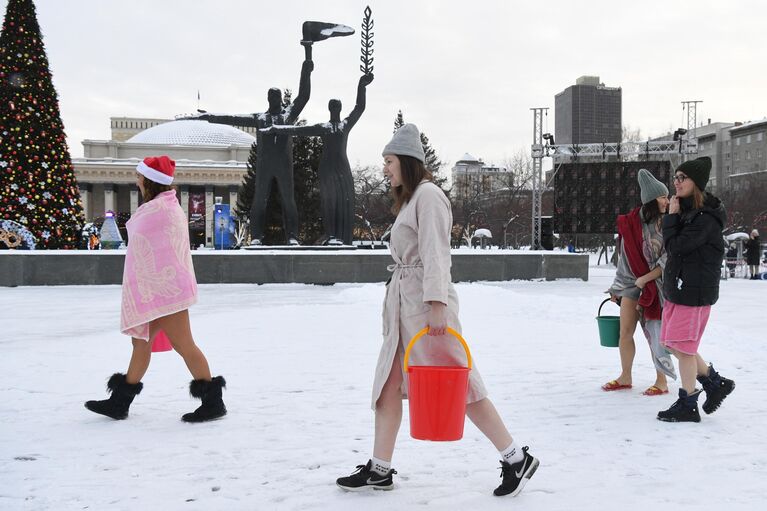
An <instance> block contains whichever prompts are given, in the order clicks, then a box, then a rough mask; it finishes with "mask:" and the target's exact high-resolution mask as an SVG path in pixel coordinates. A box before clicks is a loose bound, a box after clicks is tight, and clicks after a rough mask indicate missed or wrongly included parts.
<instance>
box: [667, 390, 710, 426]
mask: <svg viewBox="0 0 767 511" xmlns="http://www.w3.org/2000/svg"><path fill="white" fill-rule="evenodd" d="M698 396H700V390H697V389H696V390H695V392H693V393H692V394H689V395H688V394H687V391H686V390H684V389H679V399H677V400H676V402H675V403H674V404H673V405H671V408H669V409H668V410H664V411H662V412H658V420H659V421H664V422H700V412H699V411H698Z"/></svg>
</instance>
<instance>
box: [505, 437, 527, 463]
mask: <svg viewBox="0 0 767 511" xmlns="http://www.w3.org/2000/svg"><path fill="white" fill-rule="evenodd" d="M500 453H501V459H503V461H505V462H506V463H508V464H509V465H513V464H514V463H519V462H520V461H522V460H523V459H525V455H524V454H523V453H522V449H521V448H520V447H519V445H517V441H516V440H512V441H511V445H509V446H508V447H507V448H506V449H504V450H502V451H500Z"/></svg>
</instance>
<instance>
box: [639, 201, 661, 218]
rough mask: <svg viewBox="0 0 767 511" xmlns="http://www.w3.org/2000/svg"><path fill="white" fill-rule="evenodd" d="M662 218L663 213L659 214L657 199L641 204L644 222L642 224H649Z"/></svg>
mask: <svg viewBox="0 0 767 511" xmlns="http://www.w3.org/2000/svg"><path fill="white" fill-rule="evenodd" d="M662 216H663V213H661V212H660V207H659V206H658V199H653V200H651V201H650V202H647V203H645V204H642V220H644V223H646V224H651V223H653V222H655V221H657V220H658V219H659V218H660V217H662Z"/></svg>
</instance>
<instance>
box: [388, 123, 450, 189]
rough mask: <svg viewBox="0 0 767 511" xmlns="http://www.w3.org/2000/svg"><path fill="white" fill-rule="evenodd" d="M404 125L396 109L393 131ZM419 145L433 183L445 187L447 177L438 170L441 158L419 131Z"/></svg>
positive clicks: (440, 166)
mask: <svg viewBox="0 0 767 511" xmlns="http://www.w3.org/2000/svg"><path fill="white" fill-rule="evenodd" d="M404 125H405V118H404V116H403V115H402V110H398V111H397V116H396V117H395V118H394V131H393V132H394V133H396V132H397V130H398V129H400V128H401V127H402V126H404ZM421 145H422V146H423V152H424V155H425V161H424V166H425V167H426V170H428V171H429V172H431V174H432V176H433V180H434V184H436V185H437V186H439V187H440V188H442V189H443V190H444V189H445V185H446V184H447V177H445V176H443V175H442V173H441V172H440V169H441V168H442V165H443V163H442V160H440V159H439V156H437V151H435V150H434V148H433V147H432V146H431V143H429V137H427V136H426V134H425V133H424V132H423V131H421Z"/></svg>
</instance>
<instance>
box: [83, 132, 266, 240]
mask: <svg viewBox="0 0 767 511" xmlns="http://www.w3.org/2000/svg"><path fill="white" fill-rule="evenodd" d="M110 121H111V131H112V138H111V140H83V149H84V153H83V154H84V157H83V158H73V159H72V163H73V164H74V168H75V175H76V177H77V183H78V185H79V187H80V194H81V196H82V201H83V208H84V210H85V217H86V220H87V221H91V220H93V219H94V218H97V217H102V216H104V213H105V212H106V211H114V212H115V213H133V212H134V211H135V210H136V208H138V207H139V205H140V204H141V202H142V201H141V194H140V193H139V191H138V187H137V186H136V165H137V164H138V162H140V161H141V160H143V159H144V158H145V157H147V156H158V155H161V154H165V155H168V156H170V157H171V158H173V159H174V160H176V174H175V179H174V181H173V185H174V186H175V187H176V188H177V190H178V194H179V200H180V201H181V207H182V208H183V209H184V212H185V213H186V214H187V217H188V218H189V238H190V241H191V244H192V246H193V247H197V246H200V245H206V246H213V205H214V204H215V203H216V201H217V200H220V202H221V203H223V204H229V205H230V206H231V208H232V211H234V209H235V205H236V204H237V189H238V187H239V185H240V183H241V182H242V179H243V176H244V175H245V173H246V172H247V167H246V162H247V160H248V156H249V154H250V148H251V146H252V144H253V142H255V141H256V139H255V136H254V134H253V131H252V130H253V129H252V128H245V131H243V130H240V129H237V128H234V127H232V126H227V125H223V124H212V123H209V122H206V121H190V120H171V119H137V118H127V117H112V118H111V119H110ZM248 131H250V133H248Z"/></svg>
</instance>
